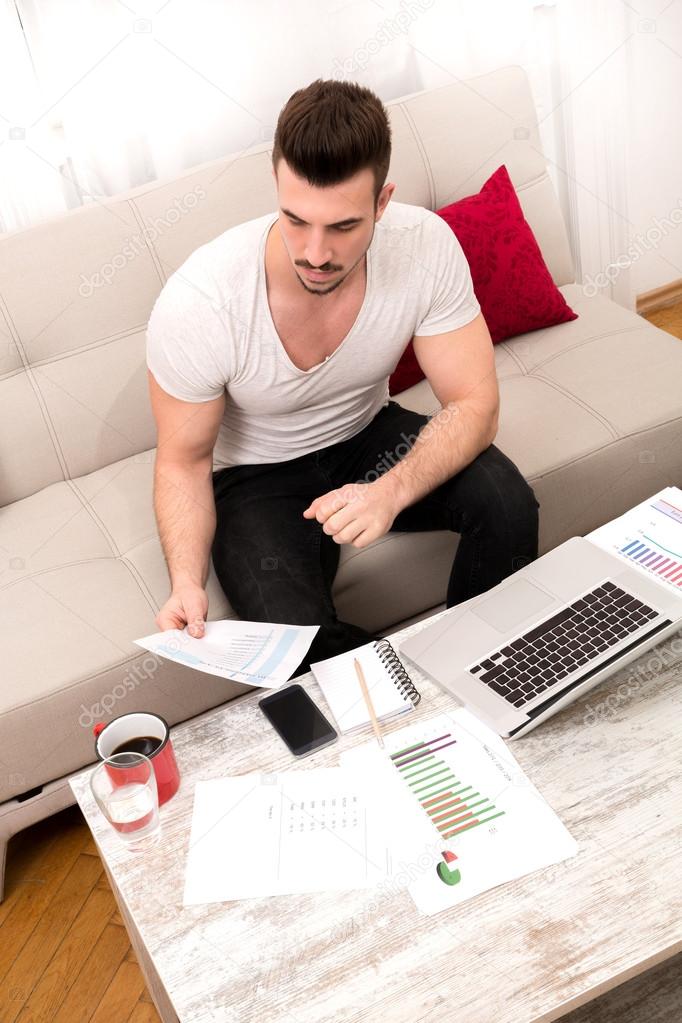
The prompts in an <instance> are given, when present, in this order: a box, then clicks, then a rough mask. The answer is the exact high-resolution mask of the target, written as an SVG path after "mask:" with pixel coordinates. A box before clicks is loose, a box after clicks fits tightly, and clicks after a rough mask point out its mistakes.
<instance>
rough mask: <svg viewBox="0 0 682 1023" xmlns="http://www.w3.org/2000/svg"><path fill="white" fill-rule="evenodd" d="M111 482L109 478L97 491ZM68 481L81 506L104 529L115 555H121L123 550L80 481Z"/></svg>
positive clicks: (103, 531) (99, 491) (103, 488)
mask: <svg viewBox="0 0 682 1023" xmlns="http://www.w3.org/2000/svg"><path fill="white" fill-rule="evenodd" d="M121 472H123V470H121ZM117 475H120V473H118V474H117ZM115 478H116V477H114V479H115ZM111 482H112V481H111V480H109V482H108V483H105V485H104V486H103V487H101V488H100V490H98V491H97V493H98V494H100V493H101V492H102V490H106V488H107V486H108V485H109V483H111ZM67 483H68V484H69V485H70V487H71V490H72V491H73V493H74V495H75V496H76V498H77V500H78V501H79V502H80V504H81V506H82V507H83V508H84V510H85V511H86V512H87V513H88V515H89V516H90V518H91V519H92V521H93V522H94V523H95V525H96V526H98V527H99V528H100V530H101V531H102V533H103V535H104V537H105V539H106V540H107V541H108V543H109V546H110V548H111V552H112V554H113V555H114V557H120V556H121V550H120V548H119V546H118V544H117V543H116V541H115V540H114V537H113V535H112V534H111V533H110V532H109V529H108V528H107V526H106V525H105V524H104V521H103V520H102V519H100V517H99V515H98V514H97V512H96V511H95V509H94V508H93V507H92V505H91V503H90V501H89V500H88V499H87V497H86V496H85V494H84V493H83V492H82V491H81V490H80V488H79V486H78V483H77V482H76V481H75V480H71V479H69V480H67Z"/></svg>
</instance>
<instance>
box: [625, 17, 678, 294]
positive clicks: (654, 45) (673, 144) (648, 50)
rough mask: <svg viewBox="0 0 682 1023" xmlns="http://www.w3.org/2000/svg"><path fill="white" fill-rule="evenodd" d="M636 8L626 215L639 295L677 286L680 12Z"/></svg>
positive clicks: (632, 268)
mask: <svg viewBox="0 0 682 1023" xmlns="http://www.w3.org/2000/svg"><path fill="white" fill-rule="evenodd" d="M635 2H636V6H637V9H638V11H639V12H640V16H639V18H638V23H637V29H638V30H637V32H636V33H635V35H634V37H633V39H632V55H633V87H632V95H631V132H632V134H631V140H630V147H629V168H628V207H629V219H630V220H631V222H632V227H631V229H630V232H631V245H633V250H632V257H631V258H632V260H633V261H632V264H631V275H632V285H633V290H634V292H635V294H641V293H642V292H645V291H650V290H651V289H652V288H658V287H661V286H662V285H664V284H667V283H669V282H670V281H674V280H678V279H682V109H681V107H682V4H681V3H679V0H674V2H673V3H672V4H667V6H666V3H665V0H658V3H653V2H650V0H644V2H642V0H635Z"/></svg>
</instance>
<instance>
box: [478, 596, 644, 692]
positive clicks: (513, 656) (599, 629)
mask: <svg viewBox="0 0 682 1023" xmlns="http://www.w3.org/2000/svg"><path fill="white" fill-rule="evenodd" d="M658 615H659V612H658V611H654V609H653V608H651V607H649V606H648V605H647V604H643V603H642V601H641V600H638V599H637V598H636V597H633V595H632V594H631V593H628V592H627V591H626V590H623V589H621V588H620V587H618V586H616V585H615V584H614V583H612V582H610V581H608V582H605V583H602V584H601V585H600V586H597V587H595V589H593V590H590V591H589V592H588V593H584V594H583V595H582V596H581V597H580V598H579V599H578V600H575V601H574V602H573V603H572V604H569V605H567V606H566V607H564V608H562V610H561V611H558V612H557V613H556V614H555V615H552V617H551V618H548V619H547V620H546V621H544V622H542V623H541V624H540V625H537V626H535V627H534V628H533V629H530V631H529V632H525V633H524V634H523V635H522V636H519V637H518V638H517V639H515V640H514V641H513V642H511V643H507V644H505V646H503V647H500V649H499V650H496V651H495V653H493V654H490V655H489V656H488V657H486V658H485V659H484V660H482V661H481V662H480V663H479V664H475V665H474V666H473V667H472V668H469V669H468V671H470V672H472V673H473V674H474V675H476V676H477V677H478V678H479V679H480V681H481V682H485V684H486V685H487V686H490V688H491V689H492V690H494V691H495V692H496V693H499V695H500V696H504V698H505V699H506V700H508V701H509V703H512V704H513V705H514V706H515V707H522V706H523V705H524V704H525V703H528V702H529V701H530V700H533V699H535V697H536V696H537V695H538V694H539V693H542V692H544V691H545V689H549V688H550V687H551V686H554V685H556V683H557V682H560V681H561V679H562V678H565V677H566V676H567V675H570V674H571V673H572V672H573V671H575V670H576V668H579V667H580V666H581V665H582V664H586V663H587V662H588V661H590V660H592V659H593V658H595V657H597V656H598V655H599V654H601V653H602V652H603V651H604V650H607V649H608V648H609V647H611V646H614V645H615V644H616V643H619V642H620V641H621V640H623V639H625V638H626V637H627V636H629V635H630V634H631V633H633V632H636V631H637V629H640V628H641V627H642V625H644V624H645V623H646V622H648V621H650V620H651V619H652V618H656V617H658Z"/></svg>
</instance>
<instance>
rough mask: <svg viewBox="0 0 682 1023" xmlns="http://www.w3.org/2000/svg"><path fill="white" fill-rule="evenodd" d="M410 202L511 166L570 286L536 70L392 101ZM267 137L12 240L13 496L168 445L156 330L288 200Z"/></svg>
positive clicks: (5, 462) (447, 194) (5, 487)
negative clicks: (223, 252) (181, 284)
mask: <svg viewBox="0 0 682 1023" xmlns="http://www.w3.org/2000/svg"><path fill="white" fill-rule="evenodd" d="M386 106H387V107H388V110H389V114H390V118H391V124H392V131H393V153H392V161H391V167H390V171H389V180H390V181H395V182H396V183H397V185H398V187H397V189H396V192H395V198H396V200H398V201H400V202H407V203H413V204H415V205H420V206H425V207H428V208H430V209H437V208H438V207H440V206H443V205H445V204H447V203H448V202H453V201H455V200H456V199H458V198H461V197H462V196H464V195H470V194H471V193H473V192H476V191H478V189H479V188H480V186H481V184H482V183H483V182H484V181H485V179H486V178H487V177H488V176H489V175H490V174H491V173H492V172H493V171H494V170H495V169H496V168H497V167H499V165H500V164H502V163H505V164H506V165H507V168H508V170H509V173H510V176H511V178H512V181H513V182H514V185H515V187H516V188H517V189H518V191H519V198H520V201H521V204H522V206H523V209H524V212H525V214H526V217H527V218H528V220H529V222H530V224H531V227H532V228H533V230H534V232H535V235H536V237H537V239H538V242H539V244H540V247H541V249H542V251H543V254H544V256H545V259H546V261H547V263H548V266H549V268H550V271H551V273H552V275H553V277H554V280H555V282H556V283H557V284H564V283H568V282H569V281H572V280H573V279H574V271H573V266H572V262H571V255H570V250H569V246H568V240H567V237H566V231H565V227H564V224H563V221H562V217H561V212H560V208H559V204H558V202H557V199H556V196H555V193H554V190H553V187H552V184H551V181H550V179H549V177H548V175H547V170H546V164H545V160H544V157H543V156H542V153H541V149H540V142H539V136H538V132H537V127H536V123H535V122H536V114H535V109H534V105H533V101H532V97H531V93H530V89H529V85H528V81H527V78H526V75H525V72H524V71H523V70H522V69H521V68H519V67H508V68H502V69H500V70H498V71H495V72H492V73H490V74H487V75H483V76H480V77H478V78H475V79H471V80H469V81H466V82H459V83H455V84H453V85H446V86H443V87H441V88H438V89H433V90H428V91H425V92H421V93H414V94H412V95H410V96H405V97H402V98H400V99H397V100H394V101H392V102H390V103H387V104H386ZM271 151H272V143H271V142H266V143H263V144H260V145H257V146H254V147H252V148H249V149H247V150H245V151H244V152H242V153H237V154H232V155H230V156H226V157H225V158H223V159H220V160H215V161H212V162H210V163H207V164H204V165H202V166H200V167H196V168H194V169H192V170H191V171H188V172H186V173H183V174H182V175H180V176H179V177H177V178H175V179H174V180H171V181H164V182H154V183H153V184H149V185H144V186H143V187H141V188H138V189H135V190H134V191H131V192H128V193H126V194H124V195H121V196H116V197H113V198H111V199H108V200H106V201H95V202H92V203H91V204H90V205H88V206H86V207H84V208H80V209H78V210H74V211H72V212H70V213H67V214H65V215H63V216H61V217H59V218H56V219H53V220H50V221H48V222H45V223H42V224H39V225H37V226H35V227H31V228H27V229H25V230H22V231H18V232H14V233H12V234H8V235H5V236H4V237H3V238H1V239H0V506H2V505H5V504H8V503H10V502H12V501H15V500H18V499H19V498H22V497H26V496H28V495H30V494H33V493H35V492H36V491H38V490H41V489H42V488H43V487H45V486H47V485H48V484H51V483H54V482H56V481H59V480H64V479H70V478H74V477H77V476H81V475H83V474H85V473H88V472H92V471H94V470H95V469H99V468H101V467H103V466H105V465H108V464H110V463H112V462H115V461H118V460H119V459H123V458H125V457H128V456H131V455H135V454H138V453H139V452H141V451H146V450H148V449H149V448H152V447H153V446H154V443H155V431H154V423H153V419H152V416H151V412H150V408H149V401H148V394H147V382H146V371H145V357H144V332H145V327H146V323H147V319H148V317H149V313H150V312H151V309H152V306H153V304H154V302H155V300H156V297H157V295H158V294H159V291H160V290H161V288H162V287H163V285H164V283H165V281H166V280H167V279H168V277H169V276H170V275H171V274H172V273H173V272H174V271H175V270H176V269H177V268H178V267H179V266H180V264H181V263H182V262H183V261H184V260H185V259H186V258H187V256H188V255H189V254H190V253H191V252H192V251H193V250H194V249H196V248H197V247H198V246H199V245H202V244H204V243H205V242H207V241H209V240H210V239H212V238H214V237H216V236H217V235H218V234H220V233H222V232H223V231H225V230H227V229H228V228H230V227H232V226H234V225H235V224H238V223H241V222H243V221H245V220H249V219H251V218H253V217H258V216H261V215H263V214H265V213H267V212H269V211H274V210H275V209H276V207H277V199H276V191H275V186H274V181H273V179H272V176H271Z"/></svg>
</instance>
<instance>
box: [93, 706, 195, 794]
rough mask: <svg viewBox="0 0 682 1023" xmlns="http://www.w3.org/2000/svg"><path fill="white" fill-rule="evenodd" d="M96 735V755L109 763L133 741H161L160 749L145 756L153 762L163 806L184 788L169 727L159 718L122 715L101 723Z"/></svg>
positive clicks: (94, 731) (94, 732)
mask: <svg viewBox="0 0 682 1023" xmlns="http://www.w3.org/2000/svg"><path fill="white" fill-rule="evenodd" d="M92 731H93V734H94V735H95V753H96V755H97V758H98V759H99V760H106V759H107V758H108V757H110V756H111V755H112V753H113V752H114V750H115V749H117V748H118V747H119V746H121V745H122V744H123V743H125V742H127V741H128V740H129V739H135V738H141V737H142V736H150V737H151V738H153V739H158V740H159V741H158V745H157V747H156V749H154V750H152V751H151V752H150V753H145V756H146V757H148V758H149V760H151V762H152V767H153V768H154V776H155V778H156V788H157V790H158V793H159V806H162V805H163V804H164V803H167V802H168V800H169V799H170V798H171V796H174V795H175V793H176V792H177V791H178V789H179V788H180V772H179V771H178V765H177V763H176V762H175V754H174V752H173V746H172V745H171V741H170V729H169V727H168V723H167V722H166V721H164V719H163V718H162V717H159V715H158V714H147V713H142V712H140V713H137V712H133V713H132V714H121V716H120V717H117V718H114V719H113V721H110V722H109V723H108V724H106V725H105V724H104V722H102V721H98V722H97V724H96V725H95V727H94V728H93V730H92Z"/></svg>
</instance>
